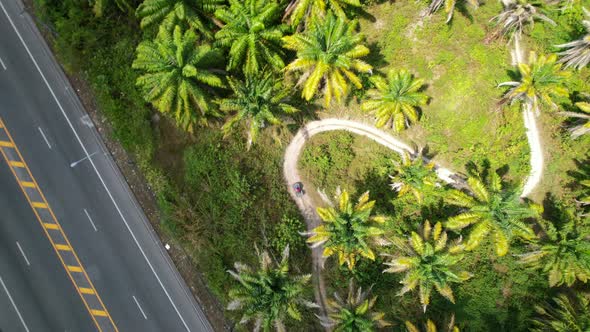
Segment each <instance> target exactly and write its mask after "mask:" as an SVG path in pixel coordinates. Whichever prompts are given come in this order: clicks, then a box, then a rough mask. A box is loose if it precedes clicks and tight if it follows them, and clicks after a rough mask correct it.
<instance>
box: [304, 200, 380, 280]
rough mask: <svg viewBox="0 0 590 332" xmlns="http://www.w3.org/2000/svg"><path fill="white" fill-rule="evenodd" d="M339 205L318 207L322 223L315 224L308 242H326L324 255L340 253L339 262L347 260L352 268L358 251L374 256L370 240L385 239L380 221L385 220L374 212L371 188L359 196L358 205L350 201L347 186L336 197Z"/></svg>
mask: <svg viewBox="0 0 590 332" xmlns="http://www.w3.org/2000/svg"><path fill="white" fill-rule="evenodd" d="M336 198H337V200H338V207H337V208H334V207H329V208H318V209H317V212H318V214H319V216H320V218H321V219H322V221H323V222H322V224H321V225H320V226H318V227H316V228H314V229H313V230H312V231H311V232H310V233H308V235H311V237H310V238H309V239H307V242H308V243H312V244H313V245H312V247H317V246H320V245H324V252H323V256H324V257H330V256H332V255H333V254H338V264H339V265H343V264H344V263H346V264H347V265H348V268H349V269H350V270H352V269H353V268H354V265H355V263H356V261H357V255H360V256H363V257H366V258H368V259H370V260H375V253H374V252H373V250H372V249H371V246H370V244H369V241H371V240H373V241H374V242H376V243H377V244H380V243H382V239H381V235H383V233H384V231H383V229H381V227H379V224H382V223H384V222H385V218H384V217H380V216H371V210H372V209H373V206H374V205H375V201H370V202H369V192H366V193H364V194H363V195H361V197H359V199H358V202H357V204H356V205H353V204H352V203H351V202H350V197H349V196H348V192H346V191H345V190H344V191H342V192H341V193H340V195H339V196H337V197H336Z"/></svg>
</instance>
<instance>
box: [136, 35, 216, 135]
mask: <svg viewBox="0 0 590 332" xmlns="http://www.w3.org/2000/svg"><path fill="white" fill-rule="evenodd" d="M196 40H197V37H196V36H195V33H194V32H193V31H192V30H188V31H185V32H184V33H183V32H182V31H181V29H180V27H179V26H176V27H175V28H174V32H173V33H171V32H170V31H169V30H167V29H165V28H164V27H161V28H160V32H159V33H158V36H157V38H156V39H155V40H154V41H143V42H142V43H140V44H139V46H138V47H137V58H136V59H135V61H134V62H133V68H135V69H140V70H142V71H143V72H144V74H143V75H141V76H140V77H139V78H138V79H137V85H138V86H139V87H140V88H141V91H142V93H143V96H144V98H145V100H147V101H148V102H151V103H152V104H153V105H154V106H155V107H156V108H157V109H158V110H159V111H160V112H162V113H169V114H170V115H171V116H172V117H173V118H174V120H176V122H177V123H178V125H179V126H181V127H182V128H184V129H186V130H188V131H192V130H193V125H194V124H195V123H201V124H205V123H206V122H207V116H211V115H216V112H215V111H214V109H213V108H212V105H211V102H210V101H209V97H208V95H209V92H210V90H211V89H210V87H222V86H223V82H222V80H221V78H220V77H219V76H218V75H217V74H216V73H214V72H213V70H212V69H211V68H214V66H215V64H216V63H217V62H218V61H219V58H220V55H219V53H218V52H216V51H214V50H212V49H211V48H210V47H209V46H208V45H201V46H196Z"/></svg>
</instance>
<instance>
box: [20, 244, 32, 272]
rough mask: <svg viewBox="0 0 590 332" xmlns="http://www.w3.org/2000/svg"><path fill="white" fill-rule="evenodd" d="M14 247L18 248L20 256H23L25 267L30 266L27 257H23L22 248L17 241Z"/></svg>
mask: <svg viewBox="0 0 590 332" xmlns="http://www.w3.org/2000/svg"><path fill="white" fill-rule="evenodd" d="M16 246H17V247H18V250H19V251H20V254H21V255H23V258H24V259H25V262H26V263H27V265H28V266H31V263H30V262H29V259H28V258H27V255H25V252H24V250H23V248H22V247H21V246H20V243H18V241H16Z"/></svg>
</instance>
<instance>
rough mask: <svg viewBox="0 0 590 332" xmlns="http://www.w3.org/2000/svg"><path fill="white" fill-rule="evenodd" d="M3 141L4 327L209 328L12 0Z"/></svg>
mask: <svg viewBox="0 0 590 332" xmlns="http://www.w3.org/2000/svg"><path fill="white" fill-rule="evenodd" d="M0 150H1V152H2V155H3V158H0V211H1V213H0V331H97V330H99V331H212V328H211V326H210V324H209V323H208V321H207V319H206V317H205V315H204V313H203V312H202V310H201V309H200V308H199V306H198V305H197V303H196V301H195V300H194V298H193V296H192V294H190V292H189V290H188V288H187V286H186V284H185V283H184V281H183V280H182V278H181V277H180V275H179V273H178V271H177V270H176V268H175V267H174V265H173V264H172V262H171V260H170V258H169V256H168V255H167V253H166V251H165V249H164V248H163V246H162V244H161V243H160V241H159V239H158V238H157V236H156V234H155V233H154V232H153V230H152V228H151V226H150V225H149V222H148V221H147V219H146V217H145V215H144V214H143V211H142V210H141V209H140V208H139V207H138V204H137V202H136V200H135V198H134V197H133V195H132V194H131V193H130V190H129V188H128V186H127V184H126V183H125V181H124V179H123V178H122V175H121V173H120V172H119V170H118V169H117V168H116V166H115V165H114V163H113V161H112V159H111V157H110V155H109V154H108V153H107V152H106V149H105V147H104V144H103V143H102V141H101V140H100V138H99V136H98V134H97V132H96V130H95V128H94V127H93V125H92V122H91V121H89V117H88V116H87V114H86V113H85V111H84V110H83V108H82V107H81V104H80V102H79V100H78V99H77V97H76V95H75V94H74V93H73V92H72V87H71V86H70V85H69V83H68V82H67V80H66V79H65V77H64V75H63V73H62V72H61V70H60V69H59V67H58V65H57V64H56V62H55V60H54V58H53V57H52V55H51V53H50V51H49V49H48V48H47V46H46V44H45V42H44V41H43V39H42V38H41V36H40V35H39V33H38V31H37V30H36V28H35V27H34V25H33V23H32V20H31V18H30V17H29V16H28V14H27V13H24V12H23V11H22V5H21V4H20V2H18V0H0ZM19 152H20V155H19Z"/></svg>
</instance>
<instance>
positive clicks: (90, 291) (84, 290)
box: [78, 287, 94, 294]
mask: <svg viewBox="0 0 590 332" xmlns="http://www.w3.org/2000/svg"><path fill="white" fill-rule="evenodd" d="M78 290H79V291H80V293H82V294H94V290H93V289H92V288H86V287H80V288H78Z"/></svg>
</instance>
